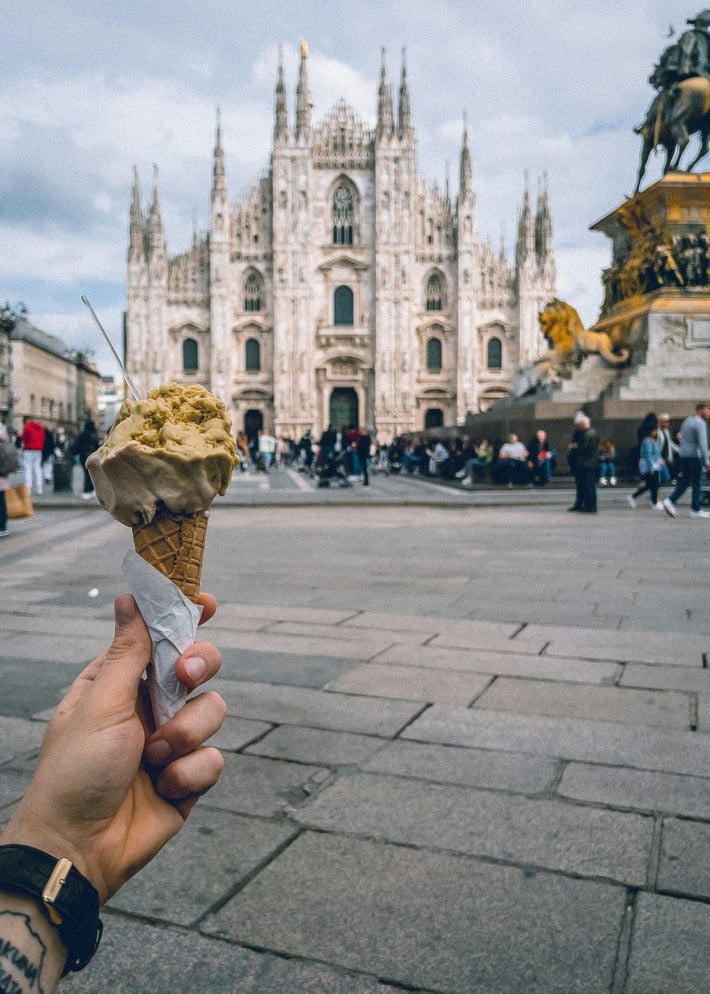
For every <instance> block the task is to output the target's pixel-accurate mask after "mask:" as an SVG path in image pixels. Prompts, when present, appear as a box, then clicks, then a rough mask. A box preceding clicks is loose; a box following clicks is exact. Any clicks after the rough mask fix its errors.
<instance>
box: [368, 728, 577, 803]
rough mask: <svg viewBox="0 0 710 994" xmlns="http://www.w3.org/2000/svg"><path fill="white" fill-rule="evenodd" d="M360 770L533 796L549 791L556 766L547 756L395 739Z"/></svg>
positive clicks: (554, 778)
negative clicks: (460, 747)
mask: <svg viewBox="0 0 710 994" xmlns="http://www.w3.org/2000/svg"><path fill="white" fill-rule="evenodd" d="M363 769H364V770H365V771H366V772H368V773H391V774H395V775H397V776H403V777H414V778H415V779H418V780H433V781H435V782H437V783H457V784H462V785H464V786H468V787H493V788H495V789H497V790H511V791H516V792H518V793H522V794H536V793H542V792H544V791H547V790H549V789H550V787H551V786H552V784H553V783H555V782H556V780H557V778H558V777H559V770H560V763H559V761H558V760H556V759H552V758H551V757H549V756H525V755H523V754H522V753H515V752H492V751H489V750H487V749H459V748H456V746H437V745H423V744H420V743H419V742H403V741H401V740H397V741H396V742H391V743H390V744H389V745H387V746H386V747H385V748H384V749H381V750H380V751H379V752H377V753H376V755H375V756H373V758H372V759H370V760H369V762H367V763H366V764H365V765H364V766H363Z"/></svg>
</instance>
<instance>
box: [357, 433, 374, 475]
mask: <svg viewBox="0 0 710 994" xmlns="http://www.w3.org/2000/svg"><path fill="white" fill-rule="evenodd" d="M371 448H372V435H371V434H370V432H369V431H368V430H367V428H361V429H360V437H359V438H358V440H357V457H358V460H359V462H360V469H361V470H362V485H363V487H369V486H370V478H369V476H368V475H367V470H368V464H369V462H370V449H371Z"/></svg>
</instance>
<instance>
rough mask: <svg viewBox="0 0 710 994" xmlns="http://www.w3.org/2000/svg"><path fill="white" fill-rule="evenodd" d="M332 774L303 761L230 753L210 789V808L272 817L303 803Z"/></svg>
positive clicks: (208, 799)
mask: <svg viewBox="0 0 710 994" xmlns="http://www.w3.org/2000/svg"><path fill="white" fill-rule="evenodd" d="M329 776H330V772H329V770H327V769H325V768H323V767H320V766H307V765H305V764H302V763H284V762H280V761H279V760H276V759H268V758H262V757H260V756H247V755H244V754H242V753H239V754H237V755H235V754H233V753H226V754H225V756H224V770H223V771H222V776H221V777H220V778H219V781H218V783H217V784H216V785H215V786H214V787H213V788H212V789H211V791H210V792H209V794H208V796H207V799H206V803H207V804H209V806H210V807H214V808H222V809H223V810H225V811H238V812H240V813H242V814H249V815H260V816H262V817H264V818H270V817H272V816H274V815H278V814H281V813H282V812H283V811H284V809H285V808H287V807H288V806H289V805H291V804H299V803H301V801H303V799H304V798H305V797H308V796H309V794H312V793H313V792H314V791H315V790H317V789H318V788H319V787H320V785H321V784H322V783H324V782H325V780H327V778H328V777H329Z"/></svg>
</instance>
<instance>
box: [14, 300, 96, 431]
mask: <svg viewBox="0 0 710 994" xmlns="http://www.w3.org/2000/svg"><path fill="white" fill-rule="evenodd" d="M99 384H100V375H99V373H98V370H97V369H96V367H95V365H94V364H93V362H90V361H89V359H88V358H87V357H86V356H85V355H83V354H81V353H77V352H74V351H72V350H71V349H70V348H69V347H68V346H67V345H66V344H65V343H64V342H62V341H61V339H59V338H57V337H56V336H54V335H49V334H47V333H46V332H44V331H42V330H41V329H39V328H36V327H35V326H34V325H33V324H32V323H31V321H30V320H29V318H28V317H27V315H26V314H25V313H22V314H20V315H19V316H18V319H17V321H16V322H14V328H13V330H12V331H11V333H10V335H9V338H8V336H7V335H3V341H2V345H1V347H0V385H1V386H0V415H1V416H2V419H3V421H5V422H6V423H8V426H9V415H10V407H12V422H13V424H12V427H13V428H14V430H15V431H17V432H20V431H21V430H22V419H23V417H25V416H27V417H32V418H36V419H37V420H39V421H41V422H42V424H43V425H45V426H46V427H47V428H51V429H52V430H54V429H55V428H57V427H58V426H59V425H63V426H64V427H65V428H66V430H67V432H68V433H69V434H70V435H71V434H76V433H78V431H79V430H80V429H81V428H82V427H83V426H84V423H85V422H86V421H87V420H89V419H91V420H94V421H96V419H97V413H98V394H99ZM11 398H12V404H11V403H10V400H11Z"/></svg>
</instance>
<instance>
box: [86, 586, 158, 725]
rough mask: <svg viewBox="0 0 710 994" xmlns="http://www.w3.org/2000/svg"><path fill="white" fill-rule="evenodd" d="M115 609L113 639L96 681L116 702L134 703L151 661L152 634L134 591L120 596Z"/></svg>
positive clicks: (98, 686) (109, 698)
mask: <svg viewBox="0 0 710 994" xmlns="http://www.w3.org/2000/svg"><path fill="white" fill-rule="evenodd" d="M113 609H114V616H115V621H116V627H115V630H114V635H113V642H112V643H111V645H110V646H109V647H108V649H107V650H106V652H105V653H104V662H103V665H102V667H101V671H100V672H99V673H98V675H97V677H96V685H97V689H98V688H100V691H101V694H102V696H103V695H105V696H106V699H107V700H108V701H109V702H110V703H111V704H112V705H113V706H117V705H120V704H123V703H126V704H128V705H129V706H131V707H133V706H134V705H135V700H136V693H137V691H138V685H139V683H140V679H141V676H142V674H143V672H144V670H145V668H146V666H147V665H148V663H149V662H150V657H151V651H152V646H151V640H150V634H149V632H148V629H147V627H146V624H145V622H144V621H143V618H142V617H141V614H140V612H139V610H138V605H137V604H136V602H135V600H134V599H133V597H132V596H131V595H130V594H122V595H121V596H120V597H117V598H116V600H115V602H114V606H113Z"/></svg>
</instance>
